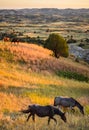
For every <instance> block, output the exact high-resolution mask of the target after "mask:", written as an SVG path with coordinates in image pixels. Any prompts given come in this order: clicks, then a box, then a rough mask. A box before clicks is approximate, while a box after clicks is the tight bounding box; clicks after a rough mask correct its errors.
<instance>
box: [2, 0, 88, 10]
mask: <svg viewBox="0 0 89 130" xmlns="http://www.w3.org/2000/svg"><path fill="white" fill-rule="evenodd" d="M22 8H59V9H62V8H63V9H64V8H89V0H0V9H22Z"/></svg>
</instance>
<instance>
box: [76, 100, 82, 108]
mask: <svg viewBox="0 0 89 130" xmlns="http://www.w3.org/2000/svg"><path fill="white" fill-rule="evenodd" d="M76 106H77V107H78V108H79V109H81V108H82V105H81V104H80V103H79V102H77V101H76Z"/></svg>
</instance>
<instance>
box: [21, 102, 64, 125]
mask: <svg viewBox="0 0 89 130" xmlns="http://www.w3.org/2000/svg"><path fill="white" fill-rule="evenodd" d="M21 112H23V113H30V114H29V115H28V118H27V121H28V120H29V118H30V117H31V116H32V119H33V121H35V115H37V116H39V117H46V116H48V124H49V123H50V120H51V119H53V120H54V121H55V122H56V123H57V120H56V119H55V118H54V115H59V116H60V117H61V119H62V120H63V121H64V122H66V116H65V113H63V112H61V111H60V110H59V109H58V108H55V107H54V106H51V105H47V106H40V105H36V104H34V105H30V106H28V109H27V110H21Z"/></svg>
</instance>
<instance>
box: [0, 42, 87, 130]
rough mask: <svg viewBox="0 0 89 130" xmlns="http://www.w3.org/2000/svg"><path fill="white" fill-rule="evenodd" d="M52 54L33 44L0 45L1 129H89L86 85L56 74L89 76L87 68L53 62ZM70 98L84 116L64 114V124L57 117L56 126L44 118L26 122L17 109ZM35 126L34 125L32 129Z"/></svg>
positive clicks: (61, 60)
mask: <svg viewBox="0 0 89 130" xmlns="http://www.w3.org/2000/svg"><path fill="white" fill-rule="evenodd" d="M51 54H52V52H51V51H49V50H47V49H44V48H42V47H41V46H40V47H39V46H37V45H33V44H24V43H20V44H19V45H18V46H16V45H11V44H10V43H3V42H1V43H0V104H1V105H0V130H22V129H23V130H28V129H32V130H34V129H38V130H47V129H50V130H53V129H55V130H59V129H61V130H62V129H65V130H75V129H76V130H85V129H86V130H88V129H89V117H88V115H89V83H88V82H82V81H78V80H75V79H71V80H70V79H68V78H63V77H60V76H58V75H56V72H57V71H58V72H59V71H60V70H64V71H66V72H67V71H71V72H74V73H77V74H82V75H84V76H87V77H88V76H89V68H88V66H85V65H81V64H79V63H75V62H73V61H72V60H70V59H65V58H60V59H55V58H54V57H52V56H51ZM58 95H63V96H72V97H74V98H76V99H77V100H78V101H79V102H80V103H81V104H82V105H83V106H84V108H85V116H84V117H83V116H82V115H81V114H80V112H79V110H78V109H77V108H76V112H75V113H74V114H72V113H71V112H69V113H66V116H67V123H66V124H65V123H64V122H62V120H61V119H60V118H59V117H58V116H55V118H57V121H58V124H57V126H55V123H54V122H53V121H51V123H50V126H47V118H43V119H41V118H39V117H36V124H34V123H33V122H32V119H30V120H29V122H28V123H26V118H27V116H25V115H23V114H21V113H20V112H19V110H21V109H25V108H26V107H27V106H28V105H29V104H32V103H38V104H42V105H45V104H53V100H54V97H55V96H58ZM35 125H36V126H35Z"/></svg>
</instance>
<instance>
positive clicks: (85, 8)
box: [0, 7, 89, 10]
mask: <svg viewBox="0 0 89 130" xmlns="http://www.w3.org/2000/svg"><path fill="white" fill-rule="evenodd" d="M20 9H59V10H60V9H89V8H85V7H81V8H70V7H68V8H56V7H42V8H39V7H32V8H25V7H24V8H0V10H20Z"/></svg>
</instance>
